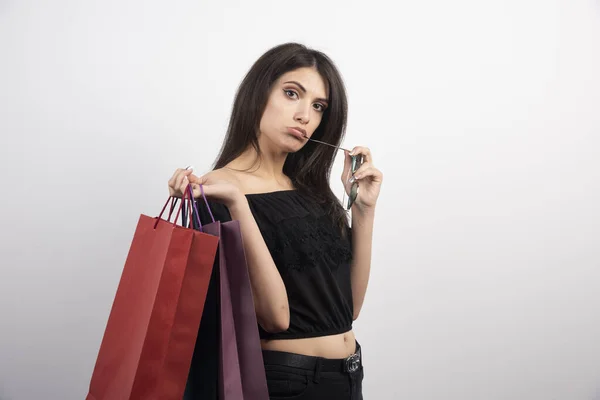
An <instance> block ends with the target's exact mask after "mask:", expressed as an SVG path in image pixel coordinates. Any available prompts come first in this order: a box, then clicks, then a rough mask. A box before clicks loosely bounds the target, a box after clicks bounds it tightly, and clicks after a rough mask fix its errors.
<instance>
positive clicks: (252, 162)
mask: <svg viewBox="0 0 600 400" xmlns="http://www.w3.org/2000/svg"><path fill="white" fill-rule="evenodd" d="M259 145H260V149H261V154H260V157H259V155H258V153H257V152H256V149H254V147H253V146H249V147H248V148H247V149H246V150H245V151H244V152H243V153H242V154H241V155H240V156H239V157H238V158H236V159H235V160H234V161H232V162H231V163H230V164H229V165H228V166H229V167H230V168H233V169H237V170H242V171H247V172H251V173H252V175H254V176H257V177H259V178H262V179H265V180H275V181H277V182H285V181H287V180H289V178H288V177H287V176H285V174H284V173H283V165H284V164H285V160H286V158H287V153H284V152H281V151H276V150H271V149H270V148H269V146H265V145H263V144H262V143H260V141H259Z"/></svg>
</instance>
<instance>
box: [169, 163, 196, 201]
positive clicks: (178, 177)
mask: <svg viewBox="0 0 600 400" xmlns="http://www.w3.org/2000/svg"><path fill="white" fill-rule="evenodd" d="M192 171H193V170H192V169H191V168H190V169H182V168H177V169H176V170H175V172H174V173H173V176H172V177H171V179H169V182H168V185H169V189H170V192H171V195H172V196H178V197H179V196H182V195H183V193H184V192H185V190H186V187H187V185H188V184H189V183H190V182H189V178H188V177H189V176H193V175H192Z"/></svg>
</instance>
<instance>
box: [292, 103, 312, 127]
mask: <svg viewBox="0 0 600 400" xmlns="http://www.w3.org/2000/svg"><path fill="white" fill-rule="evenodd" d="M294 119H295V120H296V121H298V122H300V123H301V124H303V125H306V124H308V123H309V122H310V104H308V105H306V104H299V105H298V109H297V110H296V114H295V115H294Z"/></svg>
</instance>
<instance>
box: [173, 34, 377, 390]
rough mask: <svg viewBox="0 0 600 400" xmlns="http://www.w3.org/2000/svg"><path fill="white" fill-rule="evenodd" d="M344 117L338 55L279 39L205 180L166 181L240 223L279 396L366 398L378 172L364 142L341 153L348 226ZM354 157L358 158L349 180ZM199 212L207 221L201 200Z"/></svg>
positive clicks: (244, 86) (237, 104)
mask: <svg viewBox="0 0 600 400" xmlns="http://www.w3.org/2000/svg"><path fill="white" fill-rule="evenodd" d="M346 120H347V100H346V93H345V88H344V84H343V82H342V79H341V77H340V74H339V72H338V71H337V69H336V67H335V66H334V64H333V62H332V61H331V60H330V59H329V58H328V57H327V56H326V55H324V54H323V53H321V52H318V51H314V50H311V49H308V48H306V47H305V46H302V45H299V44H295V43H288V44H284V45H280V46H277V47H274V48H272V49H271V50H269V51H268V52H266V53H265V54H264V55H263V56H261V57H260V58H259V59H258V60H257V61H256V63H255V64H254V65H253V66H252V67H251V69H250V71H249V72H248V74H247V75H246V77H245V78H244V80H243V82H242V83H241V85H240V87H239V90H238V93H237V95H236V98H235V101H234V105H233V111H232V115H231V119H230V123H229V128H228V132H227V135H226V138H225V141H224V144H223V147H222V149H221V152H220V155H219V157H218V160H217V162H216V164H215V167H214V169H213V170H212V171H211V172H209V173H208V174H206V175H204V176H201V177H197V176H195V175H193V174H192V171H191V170H183V169H178V170H177V171H176V172H175V173H174V175H173V177H172V178H171V179H170V181H169V190H170V194H171V196H181V195H182V192H183V190H185V188H186V187H187V185H188V184H191V185H192V188H193V192H194V197H196V198H198V197H200V196H201V192H200V187H199V185H203V189H204V193H205V195H206V196H207V198H209V199H210V202H209V203H210V205H211V209H212V212H213V214H214V215H215V218H216V219H218V220H221V221H227V220H230V219H233V220H239V221H240V226H241V231H242V237H243V241H244V247H245V251H246V257H247V262H248V270H249V275H250V282H251V285H252V290H253V296H254V303H255V310H256V315H257V320H258V322H259V325H260V326H259V331H260V337H261V346H262V349H263V357H264V364H265V370H266V376H267V383H268V388H269V395H270V396H271V398H272V399H287V398H294V399H328V400H331V399H362V379H363V370H362V360H361V355H360V354H361V352H360V346H359V345H358V343H357V341H356V339H355V337H354V333H353V331H352V322H353V321H354V320H356V318H357V317H358V315H359V313H360V310H361V306H362V304H363V300H364V297H365V292H366V289H367V283H368V280H369V271H370V267H371V265H370V263H371V243H372V232H373V219H374V213H375V205H376V201H377V198H378V196H379V191H380V186H381V183H382V179H383V176H382V173H381V172H380V171H379V170H377V169H376V168H375V167H374V165H373V160H372V156H371V153H370V151H369V149H368V148H366V147H355V148H354V149H353V150H352V152H351V153H350V154H348V152H347V151H344V153H345V165H344V173H343V176H342V180H343V182H344V185H345V187H346V190H347V192H349V190H350V187H351V185H352V183H353V182H355V181H356V182H358V185H359V187H360V190H359V191H358V195H357V197H356V199H355V200H354V202H353V204H352V206H351V214H352V225H351V227H350V224H349V221H348V214H347V210H346V209H345V208H344V206H342V205H341V204H340V202H339V200H338V199H337V197H336V196H335V194H334V193H333V192H332V190H331V188H330V186H329V175H330V172H331V167H332V165H333V162H334V158H335V156H336V154H337V151H338V149H337V148H335V147H336V146H339V145H340V143H341V140H342V138H343V136H344V133H345V128H346ZM309 139H316V140H319V141H321V142H325V143H329V144H333V145H334V146H333V147H330V146H326V145H323V144H322V143H318V142H314V141H311V140H309ZM351 155H354V156H357V155H360V156H362V159H363V163H362V166H361V167H360V168H359V169H358V170H356V172H355V173H354V175H353V177H352V179H348V178H349V176H350V172H349V171H350V170H351V165H350V164H351ZM197 204H198V206H199V207H201V208H202V207H203V202H202V201H201V202H198V203H197ZM201 220H202V222H203V223H205V222H209V219H208V218H207V214H206V209H205V207H204V208H203V211H201Z"/></svg>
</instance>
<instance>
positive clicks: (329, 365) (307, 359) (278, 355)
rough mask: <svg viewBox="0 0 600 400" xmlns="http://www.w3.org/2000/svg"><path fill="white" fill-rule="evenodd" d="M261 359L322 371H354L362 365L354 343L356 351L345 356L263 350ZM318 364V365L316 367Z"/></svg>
mask: <svg viewBox="0 0 600 400" xmlns="http://www.w3.org/2000/svg"><path fill="white" fill-rule="evenodd" d="M262 355H263V361H264V364H265V366H267V365H285V366H288V367H295V368H301V369H306V370H309V371H314V370H316V369H317V368H318V370H320V371H322V372H346V373H350V372H355V371H357V370H358V369H360V367H361V366H362V354H361V351H360V345H359V344H358V342H357V343H356V352H355V353H354V354H352V355H351V356H349V357H347V358H340V359H331V358H322V357H313V356H305V355H303V354H295V353H286V352H282V351H272V350H263V352H262ZM317 365H319V367H317Z"/></svg>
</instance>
